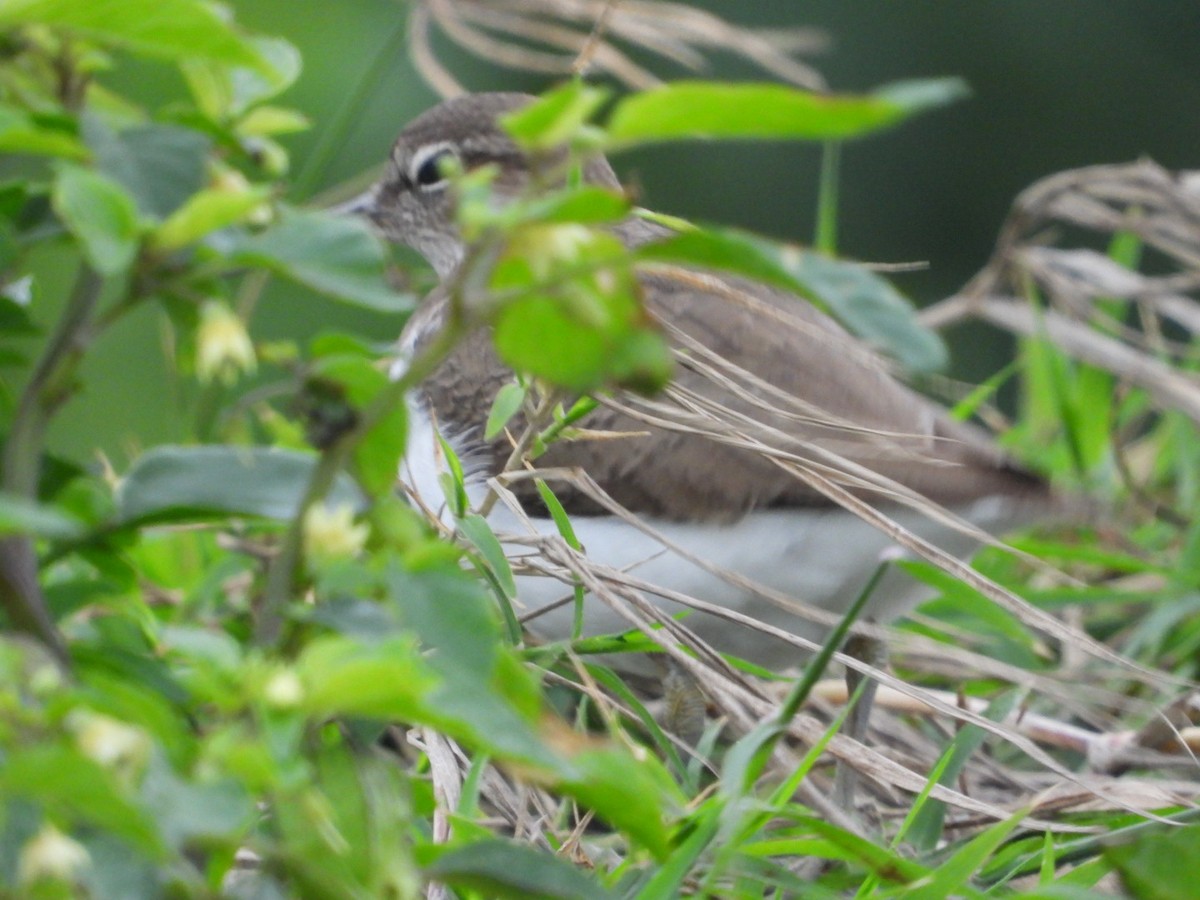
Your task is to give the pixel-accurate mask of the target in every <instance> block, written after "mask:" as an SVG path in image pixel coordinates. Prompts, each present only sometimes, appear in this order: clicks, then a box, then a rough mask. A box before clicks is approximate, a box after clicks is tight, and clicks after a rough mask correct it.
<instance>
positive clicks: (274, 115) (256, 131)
mask: <svg viewBox="0 0 1200 900" xmlns="http://www.w3.org/2000/svg"><path fill="white" fill-rule="evenodd" d="M311 127H312V120H310V119H309V118H308V116H306V115H304V113H301V112H297V111H296V110H294V109H284V108H283V107H281V106H257V107H255V108H254V109H252V110H250V112H248V113H246V115H245V116H243V117H242V120H241V121H240V122H238V129H237V130H238V132H239V133H240V134H244V135H255V136H268V135H276V134H293V133H295V132H297V131H307V130H308V129H309V128H311Z"/></svg>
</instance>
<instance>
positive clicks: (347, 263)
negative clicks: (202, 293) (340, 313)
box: [228, 210, 412, 312]
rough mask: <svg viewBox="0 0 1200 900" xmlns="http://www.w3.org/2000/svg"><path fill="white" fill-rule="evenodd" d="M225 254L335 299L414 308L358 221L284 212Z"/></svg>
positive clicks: (391, 308) (375, 242)
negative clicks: (390, 281)
mask: <svg viewBox="0 0 1200 900" xmlns="http://www.w3.org/2000/svg"><path fill="white" fill-rule="evenodd" d="M228 258H229V261H230V262H232V263H234V264H240V265H251V266H262V267H263V268H267V269H270V270H271V271H273V272H275V273H277V274H279V275H282V276H283V277H285V278H289V279H291V280H292V281H295V282H297V283H298V284H302V285H304V286H305V287H309V288H312V289H313V290H315V291H319V292H320V293H322V294H325V295H327V296H329V297H332V298H334V299H335V300H343V301H345V302H347V303H353V304H356V305H358V306H365V307H368V308H370V309H377V310H380V311H383V312H406V311H408V310H409V309H411V308H412V298H410V297H407V296H405V295H403V294H399V293H397V292H396V291H394V290H392V288H391V287H390V286H389V285H388V283H387V279H386V277H385V274H384V271H385V270H384V263H385V259H386V257H385V254H384V250H383V245H382V244H381V243H380V241H379V238H378V237H377V236H376V235H375V234H374V233H373V232H372V231H371V229H370V228H369V227H368V226H367V224H366V223H365V222H361V221H359V220H357V219H352V218H349V217H342V216H335V215H331V214H329V213H323V212H301V211H297V210H290V211H285V213H284V215H283V216H282V218H281V219H280V221H279V223H278V224H276V225H274V226H272V227H271V228H268V229H267V230H266V231H264V232H262V233H261V234H256V235H249V236H246V237H244V238H242V239H241V240H240V241H239V242H237V244H236V245H235V246H234V248H233V250H232V252H231V253H230V255H229V257H228Z"/></svg>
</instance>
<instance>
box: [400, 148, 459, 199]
mask: <svg viewBox="0 0 1200 900" xmlns="http://www.w3.org/2000/svg"><path fill="white" fill-rule="evenodd" d="M447 157H450V158H452V159H455V160H457V159H458V149H457V148H456V147H455V146H454V144H452V143H450V142H449V141H438V142H437V143H436V144H426V145H425V146H424V147H419V148H417V150H416V151H415V152H414V153H413V155H412V159H411V160H409V163H408V180H409V182H410V183H411V184H412V186H413V187H415V188H416V189H417V190H420V191H440V190H443V189H444V188H445V187H446V185H447V184H449V182H448V181H447V180H446V176H445V174H444V173H443V172H442V168H441V164H442V161H443V160H444V159H446V158H447Z"/></svg>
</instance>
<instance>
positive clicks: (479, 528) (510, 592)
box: [458, 513, 520, 634]
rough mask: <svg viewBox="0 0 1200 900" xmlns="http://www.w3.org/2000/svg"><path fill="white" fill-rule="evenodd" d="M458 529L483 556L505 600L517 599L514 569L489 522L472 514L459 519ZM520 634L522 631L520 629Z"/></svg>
mask: <svg viewBox="0 0 1200 900" xmlns="http://www.w3.org/2000/svg"><path fill="white" fill-rule="evenodd" d="M458 528H459V530H460V531H461V532H462V533H463V536H464V537H465V538H466V539H467V540H468V541H470V542H471V544H472V545H473V546H474V547H475V549H476V550H478V551H479V552H480V554H481V555H482V556H483V559H484V562H486V563H487V567H488V569H489V570H490V571H491V574H492V577H493V578H495V580H496V584H498V585H499V586H500V590H501V591H502V592H503V594H504V597H505V599H507V600H512V599H513V598H514V597H516V596H517V583H516V581H515V580H514V579H513V573H512V567H511V566H510V565H509V564H508V557H506V556H505V555H504V548H503V547H502V546H501V545H500V541H499V539H497V537H496V533H495V532H494V531H492V528H491V526H490V525H488V523H487V520H485V519H484V518H483V517H482V516H479V515H476V514H475V513H470V514H468V515H466V516H463V517H462V518H461V519H459V521H458ZM519 633H520V629H519V628H518V634H519Z"/></svg>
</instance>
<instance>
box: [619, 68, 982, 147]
mask: <svg viewBox="0 0 1200 900" xmlns="http://www.w3.org/2000/svg"><path fill="white" fill-rule="evenodd" d="M964 93H965V87H964V85H963V83H962V82H961V81H959V80H957V79H934V80H929V81H914V82H905V83H903V84H900V85H893V86H891V87H884V88H881V89H880V90H878V91H876V92H875V93H873V94H868V95H865V96H838V95H831V94H816V93H812V92H810V91H803V90H799V89H797V88H791V87H787V86H785V85H780V84H727V83H720V82H703V81H676V82H672V83H670V84H665V85H663V86H661V87H657V88H654V89H653V90H649V91H644V92H642V93H638V94H632V95H630V96H628V97H626V98H625V99H623V100H622V101H621V102H620V103H618V104H617V107H616V109H615V110H614V111H613V114H612V116H611V117H610V118H609V121H608V136H609V140H610V141H611V142H612V143H613V144H614V145H616V146H625V145H630V144H637V143H649V142H653V141H670V140H681V139H694V138H700V139H717V138H721V139H735V140H747V139H752V140H763V139H780V140H811V141H828V140H842V139H845V138H852V137H860V136H862V135H865V134H869V133H871V132H873V131H877V130H879V129H880V128H885V127H887V126H889V125H893V124H896V123H897V122H900V121H903V120H904V119H906V118H908V117H909V116H911V115H913V114H915V113H917V112H921V111H922V110H925V109H928V108H929V107H931V106H935V105H942V104H945V103H949V102H951V101H953V100H957V99H959V98H960V97H962V96H963V95H964Z"/></svg>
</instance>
